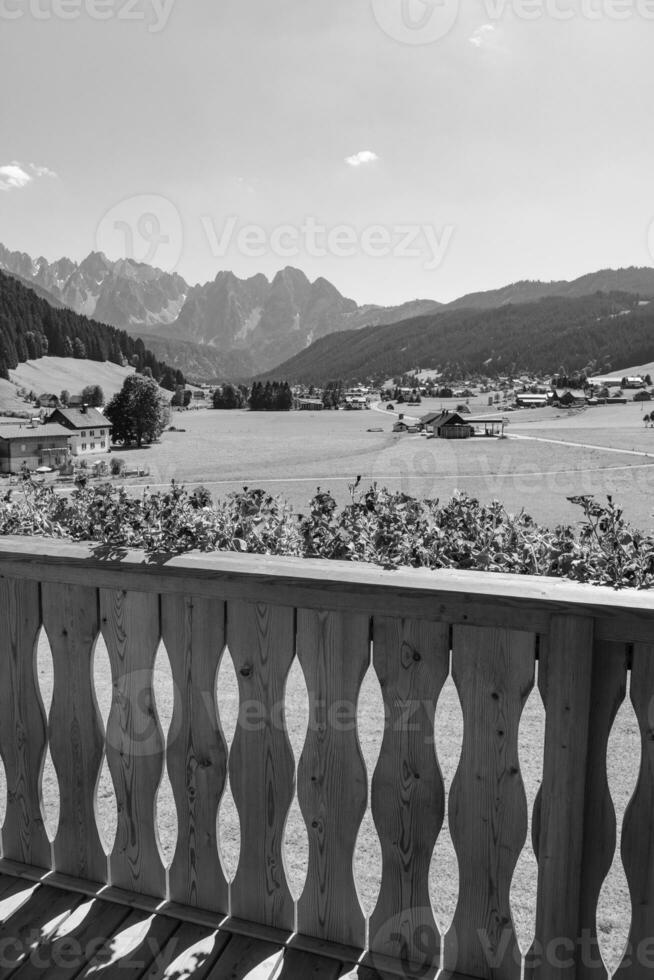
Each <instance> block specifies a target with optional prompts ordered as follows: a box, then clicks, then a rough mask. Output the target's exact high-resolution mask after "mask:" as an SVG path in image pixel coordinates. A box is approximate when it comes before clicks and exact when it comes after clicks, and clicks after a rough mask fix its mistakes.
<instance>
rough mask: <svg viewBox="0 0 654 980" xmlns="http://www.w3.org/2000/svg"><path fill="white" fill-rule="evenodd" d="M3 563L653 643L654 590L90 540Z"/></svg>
mask: <svg viewBox="0 0 654 980" xmlns="http://www.w3.org/2000/svg"><path fill="white" fill-rule="evenodd" d="M0 569H2V573H3V574H5V575H9V576H14V577H17V578H28V579H30V580H33V581H40V582H66V583H68V584H71V585H83V586H89V585H94V586H96V587H98V588H104V589H109V590H116V589H127V590H132V591H142V592H154V593H157V594H162V595H163V594H165V593H174V594H183V595H190V596H200V595H202V596H207V597H209V598H211V597H214V598H216V597H218V598H222V599H240V600H245V601H252V602H267V603H269V604H272V605H288V606H296V607H298V608H300V607H301V608H307V609H309V608H312V609H323V608H330V609H333V610H335V611H337V610H340V611H343V612H345V611H349V612H354V611H357V612H361V613H363V614H368V615H373V614H375V615H381V616H398V617H400V618H403V617H408V618H412V619H428V620H431V621H443V622H450V623H461V624H465V625H468V626H472V625H478V626H496V627H498V628H507V629H514V630H527V631H530V632H531V631H533V632H534V633H541V634H543V635H546V634H547V633H548V632H549V625H550V616H551V615H559V616H563V615H579V616H582V617H583V616H588V617H592V618H594V619H595V620H596V625H595V634H596V636H597V637H601V638H602V639H607V640H609V639H610V640H615V641H617V642H622V641H624V640H625V638H627V639H628V640H629V641H630V642H636V641H638V640H642V642H645V643H649V642H650V641H651V628H652V623H653V622H654V595H652V594H651V593H647V592H642V591H640V592H639V591H637V590H636V589H623V590H621V591H617V590H615V589H610V588H600V587H597V586H592V585H580V584H578V583H575V582H570V581H567V580H565V579H554V578H543V577H534V576H527V575H500V574H495V573H494V574H492V575H489V574H486V573H483V572H472V571H458V570H447V569H442V570H438V571H432V570H427V569H406V568H404V569H399V570H397V571H392V572H388V571H384V570H382V569H380V568H377V567H375V566H372V565H365V564H359V563H353V562H335V561H320V560H307V559H297V558H279V557H267V556H265V555H239V554H224V553H219V554H211V555H207V554H188V555H182V556H179V557H175V558H172V559H170V560H169V561H166V562H165V563H163V564H160V563H157V564H153V563H151V562H148V560H147V559H146V557H145V556H144V555H143V553H142V552H138V551H132V552H128V553H127V554H126V555H125V556H124V557H122V558H120V559H116V558H115V556H114V555H112V554H111V552H110V550H109V549H106V548H102V547H100V546H97V545H93V544H90V545H89V544H73V543H71V542H64V541H56V542H52V541H39V540H36V539H34V538H29V539H26V538H20V537H7V538H3V539H1V540H0Z"/></svg>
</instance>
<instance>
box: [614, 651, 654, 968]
mask: <svg viewBox="0 0 654 980" xmlns="http://www.w3.org/2000/svg"><path fill="white" fill-rule="evenodd" d="M631 701H632V703H633V706H634V710H635V712H636V717H637V718H638V725H639V728H640V736H641V744H642V758H641V764H640V774H639V777H638V785H637V786H636V792H635V793H634V796H633V799H632V800H631V802H630V804H629V807H628V809H627V812H626V814H625V818H624V825H623V828H622V862H623V864H624V868H625V873H626V875H627V881H628V882H629V892H630V895H631V916H632V918H631V930H630V933H629V942H628V944H627V950H626V952H625V956H624V959H623V961H622V963H621V964H620V967H619V968H618V971H617V973H616V974H615V978H616V980H645V978H646V977H649V976H651V974H652V969H653V968H654V943H653V941H652V937H653V936H654V645H651V646H650V645H648V644H644V643H638V644H636V646H635V648H634V655H633V666H632V670H631Z"/></svg>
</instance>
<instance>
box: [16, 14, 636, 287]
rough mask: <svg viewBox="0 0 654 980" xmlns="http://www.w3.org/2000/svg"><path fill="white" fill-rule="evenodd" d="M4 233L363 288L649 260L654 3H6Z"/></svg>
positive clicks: (471, 283)
mask: <svg viewBox="0 0 654 980" xmlns="http://www.w3.org/2000/svg"><path fill="white" fill-rule="evenodd" d="M0 82H1V92H2V96H1V99H0V242H3V243H4V244H5V245H7V246H8V247H9V248H12V249H20V250H24V251H27V252H29V253H30V254H33V255H35V256H37V255H40V254H42V255H45V256H46V258H48V259H54V258H57V257H59V256H61V255H68V256H70V257H71V258H74V259H78V260H79V259H80V258H82V257H83V256H84V255H86V254H87V253H88V252H89V251H91V250H92V249H94V248H98V249H101V250H103V251H105V252H107V254H109V255H110V257H112V258H116V257H119V256H120V255H121V254H122V255H125V254H128V255H132V256H134V257H135V258H137V259H143V260H147V261H150V262H151V263H152V264H155V265H160V266H161V267H163V268H167V269H172V268H176V269H177V271H179V272H180V273H181V274H182V275H184V276H185V277H186V278H187V279H188V280H189V281H191V282H197V281H205V280H207V279H212V278H213V277H214V276H215V274H216V273H217V271H218V270H219V269H233V270H234V271H235V272H236V273H237V274H238V275H240V276H246V275H252V274H254V273H256V272H261V271H262V272H265V273H267V274H268V275H271V274H274V272H276V271H277V270H278V269H279V268H282V267H284V266H285V265H294V266H298V267H300V268H302V269H304V270H305V271H306V273H307V274H308V275H309V276H310V278H312V279H314V278H316V277H317V276H319V275H322V276H325V277H326V278H328V279H329V280H331V281H332V282H333V283H334V284H335V285H336V286H337V287H338V288H339V289H340V290H341V291H342V292H343V293H345V294H346V295H348V296H351V297H353V298H354V299H356V300H358V301H361V302H379V303H391V302H402V301H404V300H407V299H413V298H415V297H429V298H434V299H442V300H447V299H452V298H454V297H455V296H458V295H461V294H462V293H464V292H467V291H470V290H474V289H484V288H491V287H493V286H499V285H502V284H504V283H506V282H510V281H514V280H517V279H537V278H538V279H557V278H572V277H575V276H577V275H581V274H583V273H585V272H588V271H591V270H595V269H598V268H602V267H606V266H613V267H616V266H621V265H652V264H654V255H653V254H652V251H650V243H651V247H652V250H654V233H652V234H651V237H650V238H648V236H649V235H650V224H651V222H652V221H653V219H654V125H652V118H651V110H652V105H654V0H633V2H630V0H583V2H582V0H513V2H503V0H461V4H460V9H459V5H458V4H457V2H456V0H429V2H427V0H139V2H138V3H136V4H135V3H134V0H0Z"/></svg>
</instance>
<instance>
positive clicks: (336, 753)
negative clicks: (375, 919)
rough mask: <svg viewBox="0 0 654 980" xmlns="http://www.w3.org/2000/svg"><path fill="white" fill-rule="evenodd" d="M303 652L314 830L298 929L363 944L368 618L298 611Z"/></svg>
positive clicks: (302, 799)
mask: <svg viewBox="0 0 654 980" xmlns="http://www.w3.org/2000/svg"><path fill="white" fill-rule="evenodd" d="M297 649H298V657H299V660H300V663H301V665H302V669H303V671H304V677H305V681H306V684H307V689H308V692H309V704H310V714H309V718H310V720H309V730H308V733H307V740H306V743H305V746H304V751H303V752H302V758H301V759H300V764H299V767H298V799H299V803H300V808H301V810H302V814H303V816H304V819H305V821H306V824H307V832H308V835H309V868H308V874H307V880H306V884H305V887H304V891H303V892H302V895H301V897H300V899H299V902H298V932H299V933H302V934H304V935H306V936H312V937H316V938H318V939H326V940H331V941H332V942H336V943H342V944H345V945H347V946H353V947H356V948H359V949H361V948H363V945H364V942H365V919H364V915H363V911H362V909H361V906H360V904H359V899H358V896H357V891H356V886H355V883H354V872H353V859H354V848H355V845H356V839H357V833H358V830H359V827H360V825H361V821H362V820H363V817H364V814H365V810H366V802H367V781H366V768H365V763H364V760H363V756H362V754H361V748H360V745H359V739H358V736H357V731H356V704H357V700H358V697H359V691H360V689H361V684H362V682H363V678H364V676H365V673H366V669H367V667H368V664H369V661H370V623H369V619H368V617H367V616H362V615H358V614H351V613H336V612H332V613H330V612H316V611H313V610H311V611H309V610H300V611H299V612H298V635H297Z"/></svg>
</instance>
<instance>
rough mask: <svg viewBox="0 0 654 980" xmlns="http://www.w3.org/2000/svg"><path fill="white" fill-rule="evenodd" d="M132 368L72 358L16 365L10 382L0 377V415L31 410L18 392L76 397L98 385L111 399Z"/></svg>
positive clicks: (54, 358) (43, 358)
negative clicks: (21, 389)
mask: <svg viewBox="0 0 654 980" xmlns="http://www.w3.org/2000/svg"><path fill="white" fill-rule="evenodd" d="M133 373H134V368H131V367H129V368H124V367H119V365H117V364H110V363H109V362H108V361H105V362H104V363H100V362H99V361H87V360H82V359H80V360H76V359H74V358H72V357H42V358H40V359H39V360H37V361H26V362H25V363H24V364H19V365H18V367H17V368H16V370H15V371H10V372H9V376H10V379H11V380H10V381H4V380H2V379H1V378H0V415H2V413H3V411H4V412H29V411H30V407H29V405H27V404H26V402H24V401H23V399H22V398H19V397H18V389H19V388H26V389H27V391H34V392H35V393H36V394H37V395H42V394H44V393H52V394H55V395H59V393H60V392H62V391H64V390H66V391H69V392H70V393H71V395H77V394H79V393H80V392H81V391H82V389H83V388H85V387H86V386H87V385H100V387H101V388H102V390H103V391H104V394H105V398H106V399H107V400H108V399H109V398H113V396H114V395H115V394H116V392H117V391H120V389H121V388H122V386H123V381H124V380H125V378H126V377H127V376H128V375H129V374H133Z"/></svg>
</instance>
